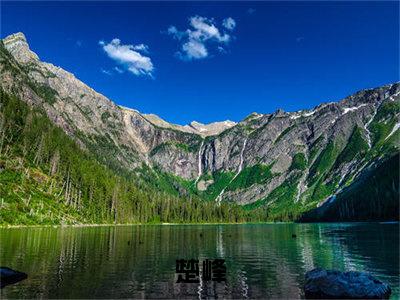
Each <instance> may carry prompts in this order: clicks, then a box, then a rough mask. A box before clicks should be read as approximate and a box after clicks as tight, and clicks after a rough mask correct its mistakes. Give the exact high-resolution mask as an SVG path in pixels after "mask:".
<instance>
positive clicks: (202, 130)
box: [185, 120, 236, 136]
mask: <svg viewBox="0 0 400 300" xmlns="http://www.w3.org/2000/svg"><path fill="white" fill-rule="evenodd" d="M235 125H236V123H235V122H233V121H230V120H226V121H222V122H213V123H209V124H203V123H200V122H197V121H192V122H191V123H190V124H189V125H186V126H185V127H186V128H192V129H193V130H194V131H195V132H196V133H198V134H200V135H203V136H210V135H217V134H219V133H221V132H222V131H224V130H226V129H229V128H231V127H233V126H235Z"/></svg>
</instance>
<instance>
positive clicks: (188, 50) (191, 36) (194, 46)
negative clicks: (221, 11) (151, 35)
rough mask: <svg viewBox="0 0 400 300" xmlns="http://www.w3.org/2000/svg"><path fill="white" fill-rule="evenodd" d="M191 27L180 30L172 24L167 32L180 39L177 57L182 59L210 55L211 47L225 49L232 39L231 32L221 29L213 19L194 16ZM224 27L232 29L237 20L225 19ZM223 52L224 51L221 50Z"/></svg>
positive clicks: (190, 20)
mask: <svg viewBox="0 0 400 300" xmlns="http://www.w3.org/2000/svg"><path fill="white" fill-rule="evenodd" d="M189 25H190V28H188V29H186V30H184V31H180V30H178V29H177V28H176V27H175V26H170V27H169V28H168V30H167V32H166V33H167V34H168V35H170V36H172V37H173V38H174V39H176V40H178V41H180V43H181V44H180V50H179V51H178V52H177V57H179V58H180V59H182V60H194V59H202V58H205V57H207V56H209V53H210V52H209V47H211V46H214V47H216V48H217V49H219V50H220V49H224V46H226V45H227V44H228V43H229V42H230V41H231V40H232V36H231V34H230V33H227V32H225V31H224V30H220V29H219V28H218V27H217V25H216V24H215V21H214V20H213V19H209V18H205V17H201V16H194V17H190V18H189ZM222 27H224V28H225V29H227V30H229V31H232V30H234V29H235V27H236V22H235V20H234V19H232V18H227V19H224V20H223V22H222ZM220 52H222V51H220Z"/></svg>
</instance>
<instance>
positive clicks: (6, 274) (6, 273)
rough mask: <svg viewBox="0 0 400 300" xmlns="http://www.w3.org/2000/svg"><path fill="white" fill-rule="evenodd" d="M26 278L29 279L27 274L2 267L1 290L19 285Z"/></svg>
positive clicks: (0, 272)
mask: <svg viewBox="0 0 400 300" xmlns="http://www.w3.org/2000/svg"><path fill="white" fill-rule="evenodd" d="M26 278H28V275H27V274H26V273H23V272H19V271H15V270H13V269H10V268H7V267H0V288H3V287H5V286H7V285H9V284H14V283H17V282H19V281H21V280H24V279H26Z"/></svg>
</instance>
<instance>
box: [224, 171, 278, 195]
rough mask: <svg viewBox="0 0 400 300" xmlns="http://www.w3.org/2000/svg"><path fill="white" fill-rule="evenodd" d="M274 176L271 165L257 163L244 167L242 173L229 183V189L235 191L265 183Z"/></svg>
mask: <svg viewBox="0 0 400 300" xmlns="http://www.w3.org/2000/svg"><path fill="white" fill-rule="evenodd" d="M272 177H273V175H272V173H271V166H267V165H262V164H256V165H254V166H251V167H246V168H244V169H243V170H242V171H241V172H240V174H239V175H238V176H237V177H236V178H235V179H234V180H233V181H232V182H231V183H230V184H229V185H228V187H227V188H226V190H227V191H235V190H238V189H245V188H248V187H250V186H252V185H253V184H256V183H257V184H260V183H265V182H266V181H267V180H268V179H271V178H272Z"/></svg>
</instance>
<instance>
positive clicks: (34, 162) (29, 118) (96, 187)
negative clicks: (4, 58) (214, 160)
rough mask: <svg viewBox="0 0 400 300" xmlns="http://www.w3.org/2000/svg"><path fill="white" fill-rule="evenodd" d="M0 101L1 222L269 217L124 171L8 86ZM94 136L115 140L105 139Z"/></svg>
mask: <svg viewBox="0 0 400 300" xmlns="http://www.w3.org/2000/svg"><path fill="white" fill-rule="evenodd" d="M0 98H1V101H0V103H1V111H0V116H1V118H2V119H3V120H4V123H3V124H2V127H1V128H0V195H1V196H0V201H1V202H0V205H1V210H0V224H60V223H68V224H74V223H154V222H156V223H157V222H186V223H191V222H205V223H207V222H246V221H262V220H263V218H264V217H265V215H264V214H263V212H262V211H260V212H257V213H254V212H251V213H250V212H246V211H245V210H243V209H242V208H241V207H240V206H238V205H231V204H227V203H222V204H221V205H220V206H218V205H216V204H215V202H212V201H210V202H204V201H201V200H198V199H196V197H192V196H190V195H188V196H187V197H185V199H183V198H181V197H179V196H178V195H181V190H180V188H179V186H181V187H183V188H189V187H190V186H193V182H190V181H185V180H183V179H181V178H172V179H171V178H168V175H166V174H162V173H161V172H159V173H158V174H154V173H157V171H148V173H149V174H148V178H145V177H143V173H144V172H140V171H139V173H141V174H140V176H138V175H137V174H133V173H132V174H129V173H126V174H125V175H124V176H120V175H119V174H117V173H116V172H115V171H113V169H110V168H108V167H106V166H105V165H103V164H101V163H99V162H98V160H97V157H96V155H93V154H91V153H90V152H87V151H83V150H82V149H81V148H80V147H79V146H78V145H77V144H76V143H75V142H74V141H73V140H72V139H71V138H70V137H68V136H67V135H66V134H65V133H64V132H63V130H62V129H60V128H58V127H56V126H55V125H53V123H52V122H51V121H50V120H49V119H48V118H47V116H46V115H45V114H44V113H43V112H41V111H38V110H32V109H30V108H29V107H28V106H27V105H26V104H25V103H24V102H22V101H20V100H18V99H17V98H15V97H13V96H10V95H8V94H5V93H4V92H3V91H1V95H0ZM97 139H98V140H97V142H98V143H100V144H106V145H108V144H110V143H111V142H110V141H109V139H108V138H107V137H97ZM111 148H112V146H111ZM110 155H111V153H110ZM160 178H161V179H160ZM146 179H149V180H146ZM151 180H153V181H154V182H158V183H159V184H160V186H159V188H160V189H157V188H154V187H153V186H152V185H151V184H150V183H149V182H150V181H151ZM175 183H178V185H176V184H175ZM174 184H175V185H174ZM168 186H169V187H170V188H171V186H172V187H173V188H171V194H169V193H167V192H166V191H168V189H167V187H168ZM173 189H175V190H173ZM174 193H175V196H174V195H173V194H174Z"/></svg>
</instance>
